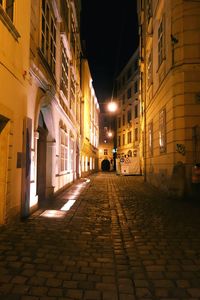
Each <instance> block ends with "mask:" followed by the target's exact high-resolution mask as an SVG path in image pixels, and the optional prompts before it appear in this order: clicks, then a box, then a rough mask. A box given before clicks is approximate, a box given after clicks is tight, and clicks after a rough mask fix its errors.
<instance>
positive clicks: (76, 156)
mask: <svg viewBox="0 0 200 300" xmlns="http://www.w3.org/2000/svg"><path fill="white" fill-rule="evenodd" d="M80 10H81V3H80V1H79V0H73V1H72V0H64V1H58V0H22V1H21V0H20V1H14V0H13V1H7V0H2V1H0V36H1V40H2V42H1V45H0V88H1V93H0V199H1V201H0V223H5V222H9V221H11V220H13V219H14V218H15V217H17V218H19V216H21V217H27V216H29V215H30V214H31V213H32V212H33V211H34V210H35V209H37V208H38V207H39V206H40V205H42V204H43V202H44V200H45V199H47V198H51V197H54V196H55V195H56V194H57V193H59V192H61V191H62V190H63V189H64V188H66V187H67V186H68V185H70V184H71V183H72V182H73V181H74V180H76V179H77V178H79V177H80V176H81V147H82V145H83V143H82V142H81V133H82V134H83V136H86V135H85V133H84V129H82V130H81V115H82V114H83V113H85V111H82V112H81V99H82V98H81V97H82V91H81V42H80ZM83 76H85V75H84V74H83ZM87 79H88V80H90V81H89V83H88V84H90V82H91V78H90V79H89V78H88V77H87ZM87 79H85V82H86V81H87ZM93 94H94V91H93ZM93 99H95V98H94V97H93ZM96 102H97V100H94V102H93V103H95V105H96ZM95 113H96V111H95V110H94V108H93V110H92V112H88V114H89V115H90V117H91V122H90V130H91V131H90V138H91V139H92V141H94V140H95V142H94V146H95V147H96V146H97V139H98V122H97V116H96V115H95ZM91 124H93V125H91ZM95 151H96V148H95ZM92 163H93V164H94V162H92ZM96 164H97V162H96Z"/></svg>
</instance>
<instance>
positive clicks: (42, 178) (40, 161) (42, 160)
mask: <svg viewBox="0 0 200 300" xmlns="http://www.w3.org/2000/svg"><path fill="white" fill-rule="evenodd" d="M38 132H39V139H38V144H37V195H38V203H39V206H42V204H43V203H44V200H45V198H46V155H47V134H48V130H47V127H46V124H45V121H44V118H43V115H42V112H40V115H39V121H38Z"/></svg>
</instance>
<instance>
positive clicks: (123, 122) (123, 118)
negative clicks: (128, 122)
mask: <svg viewBox="0 0 200 300" xmlns="http://www.w3.org/2000/svg"><path fill="white" fill-rule="evenodd" d="M124 125H125V115H123V116H122V126H124Z"/></svg>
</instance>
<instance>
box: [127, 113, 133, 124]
mask: <svg viewBox="0 0 200 300" xmlns="http://www.w3.org/2000/svg"><path fill="white" fill-rule="evenodd" d="M131 119H132V115H131V110H128V112H127V122H128V123H129V122H130V121H131Z"/></svg>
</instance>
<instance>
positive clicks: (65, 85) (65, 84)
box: [60, 44, 69, 99]
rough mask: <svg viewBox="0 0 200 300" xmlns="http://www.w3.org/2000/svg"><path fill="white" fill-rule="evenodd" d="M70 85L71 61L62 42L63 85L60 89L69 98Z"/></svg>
mask: <svg viewBox="0 0 200 300" xmlns="http://www.w3.org/2000/svg"><path fill="white" fill-rule="evenodd" d="M68 85H69V62H68V57H67V54H66V51H65V48H64V46H63V44H62V73H61V86H60V89H61V90H62V91H63V93H64V94H65V96H66V98H67V99H68V91H69V89H68Z"/></svg>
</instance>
